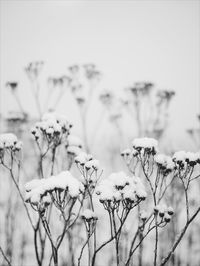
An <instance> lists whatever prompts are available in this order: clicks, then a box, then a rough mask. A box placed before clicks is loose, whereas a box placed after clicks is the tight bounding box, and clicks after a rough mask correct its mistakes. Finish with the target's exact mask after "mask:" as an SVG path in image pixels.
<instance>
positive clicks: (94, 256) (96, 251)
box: [91, 210, 130, 266]
mask: <svg viewBox="0 0 200 266" xmlns="http://www.w3.org/2000/svg"><path fill="white" fill-rule="evenodd" d="M129 211H130V210H129ZM129 211H127V213H126V215H125V216H124V219H123V221H122V222H121V225H120V227H119V229H118V230H117V232H116V235H118V234H119V233H120V232H121V230H122V226H123V225H124V223H125V221H126V218H127V216H128V214H129ZM116 235H113V236H112V237H110V238H109V239H108V240H107V241H105V242H104V243H103V244H101V245H100V246H99V247H98V248H97V249H96V250H95V252H94V254H93V257H92V264H91V266H95V260H96V255H97V253H98V252H99V251H100V250H101V249H102V248H103V247H105V246H106V245H107V244H109V243H110V242H111V241H112V240H113V239H115V237H116Z"/></svg>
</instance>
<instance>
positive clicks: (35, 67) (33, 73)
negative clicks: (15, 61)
mask: <svg viewBox="0 0 200 266" xmlns="http://www.w3.org/2000/svg"><path fill="white" fill-rule="evenodd" d="M43 66H44V62H43V61H35V62H31V63H29V64H28V66H27V67H25V72H26V74H27V76H28V78H29V79H30V81H35V80H37V79H38V77H39V75H40V73H41V71H42V69H43Z"/></svg>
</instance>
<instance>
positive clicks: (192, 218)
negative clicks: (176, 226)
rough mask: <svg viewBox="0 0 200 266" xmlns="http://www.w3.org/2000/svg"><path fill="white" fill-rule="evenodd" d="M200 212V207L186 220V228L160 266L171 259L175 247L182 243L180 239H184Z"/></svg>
mask: <svg viewBox="0 0 200 266" xmlns="http://www.w3.org/2000/svg"><path fill="white" fill-rule="evenodd" d="M199 212H200V207H199V208H198V209H197V210H196V212H195V213H194V214H193V215H192V216H191V218H190V219H189V220H188V221H187V222H186V224H185V226H184V228H183V229H182V231H181V233H180V234H179V236H178V237H177V239H176V241H175V243H174V244H173V246H172V248H171V249H170V251H169V252H168V255H167V256H166V257H165V258H164V259H163V260H162V262H161V264H160V266H164V265H166V263H167V262H168V260H169V259H170V257H171V255H172V254H173V253H174V251H175V249H176V248H177V246H178V244H179V243H180V241H181V240H182V238H183V236H184V234H185V233H186V231H187V228H188V227H189V225H190V224H191V222H192V221H193V220H194V219H195V217H196V216H197V215H198V213H199Z"/></svg>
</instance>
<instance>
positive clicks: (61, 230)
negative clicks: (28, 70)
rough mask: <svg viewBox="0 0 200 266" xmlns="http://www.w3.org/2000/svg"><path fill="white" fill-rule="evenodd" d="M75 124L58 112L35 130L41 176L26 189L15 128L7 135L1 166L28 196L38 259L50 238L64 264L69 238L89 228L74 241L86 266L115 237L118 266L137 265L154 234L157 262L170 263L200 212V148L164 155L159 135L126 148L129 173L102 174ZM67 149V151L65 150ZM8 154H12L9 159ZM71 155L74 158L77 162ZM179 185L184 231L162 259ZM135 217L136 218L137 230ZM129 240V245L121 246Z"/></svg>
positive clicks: (54, 259)
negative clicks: (195, 199) (198, 189)
mask: <svg viewBox="0 0 200 266" xmlns="http://www.w3.org/2000/svg"><path fill="white" fill-rule="evenodd" d="M71 130H72V124H71V123H69V122H68V119H67V118H66V117H65V116H61V115H58V114H56V113H52V112H51V113H47V114H45V115H44V116H43V117H42V118H41V121H39V122H37V123H36V124H35V125H34V127H33V128H32V129H31V134H32V136H33V137H34V142H35V146H36V147H38V150H39V155H38V156H39V161H38V166H39V168H38V173H37V172H36V173H35V179H31V180H30V179H29V181H28V182H27V183H26V184H25V185H24V191H22V187H21V184H20V183H19V177H20V173H21V172H20V171H19V170H20V167H21V164H22V163H23V161H22V157H21V156H18V152H19V151H21V149H22V143H21V142H20V141H19V140H18V139H17V137H16V136H15V135H14V134H11V133H7V134H2V135H0V155H1V165H2V166H3V167H4V168H5V169H7V170H8V171H9V174H10V176H11V179H12V180H13V182H14V185H15V187H16V189H17V192H18V194H19V196H20V198H21V200H22V203H23V206H24V209H25V212H26V214H27V217H28V221H29V223H30V226H31V228H32V230H33V233H34V249H35V255H36V260H37V263H38V265H39V266H41V265H44V257H45V252H44V251H45V250H46V249H47V245H46V244H45V243H46V242H48V243H49V244H50V247H51V252H50V254H51V255H50V258H49V263H50V264H54V265H59V263H60V256H59V254H60V252H61V251H60V250H62V247H63V246H64V245H65V244H64V243H65V238H66V236H69V239H68V241H70V240H72V239H73V241H75V239H74V238H75V236H74V235H73V232H74V233H75V232H76V230H81V231H83V230H82V229H83V228H85V232H86V237H85V236H83V240H84V239H85V242H84V243H83V242H81V246H80V245H79V246H77V248H75V249H73V246H71V252H73V258H72V261H71V263H72V262H73V264H74V265H78V266H80V265H81V264H82V261H83V259H84V261H86V262H85V263H86V265H88V266H95V265H96V264H97V261H98V254H99V252H100V251H101V252H102V251H104V250H106V247H107V248H108V246H109V244H110V243H112V242H114V243H115V244H114V246H113V250H112V254H115V256H114V258H113V261H114V265H117V266H119V265H124V266H128V265H132V262H133V260H134V258H135V256H137V254H138V253H137V251H138V250H139V261H140V263H141V262H142V257H143V251H144V243H146V242H147V241H149V240H148V239H149V237H152V240H151V241H153V242H152V243H153V247H154V248H153V250H152V256H151V260H152V265H155V266H158V265H160V266H164V265H167V263H168V262H169V259H170V258H171V256H172V254H173V253H174V252H175V250H176V248H177V246H178V245H179V244H180V242H181V241H182V239H183V236H184V235H185V232H186V231H187V229H188V227H189V225H190V224H191V223H192V221H193V220H194V219H195V217H196V216H197V214H198V213H199V212H200V207H195V208H194V207H193V208H191V206H190V190H191V187H192V184H193V181H194V182H195V181H196V180H197V179H198V177H199V176H200V175H199V173H197V171H198V169H199V168H198V167H199V165H200V154H199V153H192V152H185V151H178V152H175V153H174V155H173V156H169V155H165V154H162V153H160V152H159V145H158V141H157V140H155V139H153V138H148V137H144V138H136V139H134V140H133V141H132V147H131V148H127V149H125V150H124V151H122V152H121V157H122V158H123V160H124V162H125V163H126V165H127V171H124V170H123V171H119V172H113V173H110V174H108V175H107V174H106V175H103V171H102V168H101V164H100V162H99V160H97V159H96V158H95V157H94V156H93V155H92V154H89V153H87V152H85V151H84V144H83V141H81V140H80V139H79V138H78V137H76V136H74V135H72V134H71ZM60 147H61V148H62V147H63V149H58V148H60ZM5 154H6V155H7V156H11V157H10V158H11V159H12V160H11V161H9V162H7V161H5V160H4V155H5ZM58 156H59V157H58ZM49 158H50V160H49ZM57 158H59V160H62V164H59V161H58V160H57ZM66 160H70V164H68V163H67V162H66ZM11 162H12V163H11ZM19 162H20V163H19ZM15 164H16V165H17V168H16V167H14V166H15ZM56 165H57V166H56ZM58 166H59V167H58ZM48 169H50V170H51V171H48ZM174 183H179V184H180V185H181V187H182V194H183V195H184V199H185V223H184V225H183V229H182V230H181V231H180V235H178V236H177V238H176V240H175V241H174V243H172V246H171V247H170V248H169V249H168V250H166V252H165V254H164V257H162V258H161V257H160V251H159V247H160V233H161V232H163V230H164V228H165V227H167V226H169V225H170V224H171V221H173V219H174V217H175V216H176V209H174V207H173V206H171V204H170V203H169V196H168V192H169V191H170V188H171V186H172V185H173V184H174ZM198 204H199V203H198ZM32 210H33V211H32ZM102 215H103V218H102ZM105 221H106V224H107V226H106V227H107V229H108V232H106V237H107V240H105V241H103V242H102V239H101V237H99V235H100V234H101V230H102V226H103V224H104V222H105ZM130 223H131V224H133V225H132V226H131V228H129V224H130ZM57 225H59V226H58V228H57ZM78 228H79V229H78ZM134 231H135V232H134ZM79 234H80V231H79ZM38 238H40V245H38V242H37V241H38V240H37V239H38ZM124 240H125V243H126V244H125V245H122V243H123V241H124ZM86 247H87V253H88V258H87V259H86V257H85V249H86ZM67 256H68V255H67ZM47 261H48V258H47ZM140 265H142V264H140Z"/></svg>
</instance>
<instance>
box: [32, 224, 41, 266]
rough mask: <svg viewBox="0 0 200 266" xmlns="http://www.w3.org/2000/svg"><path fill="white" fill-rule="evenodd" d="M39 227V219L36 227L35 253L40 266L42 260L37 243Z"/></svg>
mask: <svg viewBox="0 0 200 266" xmlns="http://www.w3.org/2000/svg"><path fill="white" fill-rule="evenodd" d="M38 229H39V220H38V222H37V225H36V227H35V229H34V248H35V255H36V260H37V263H38V265H39V266H41V265H42V262H41V260H40V257H39V253H38V244H37V233H38Z"/></svg>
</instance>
